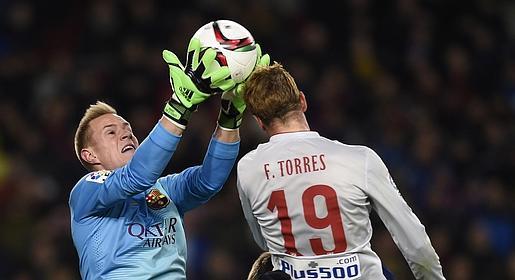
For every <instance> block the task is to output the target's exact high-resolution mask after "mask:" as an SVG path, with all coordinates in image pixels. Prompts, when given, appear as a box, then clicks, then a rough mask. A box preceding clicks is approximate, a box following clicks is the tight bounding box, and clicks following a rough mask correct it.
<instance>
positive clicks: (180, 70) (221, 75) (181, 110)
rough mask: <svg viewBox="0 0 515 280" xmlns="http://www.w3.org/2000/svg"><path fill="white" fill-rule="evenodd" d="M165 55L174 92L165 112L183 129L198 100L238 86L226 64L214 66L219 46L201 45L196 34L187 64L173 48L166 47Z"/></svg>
mask: <svg viewBox="0 0 515 280" xmlns="http://www.w3.org/2000/svg"><path fill="white" fill-rule="evenodd" d="M163 59H164V61H165V62H166V63H167V64H168V68H169V71H170V84H171V86H172V96H171V98H170V100H169V101H168V102H167V103H166V105H165V108H164V110H163V113H164V115H165V116H166V117H168V119H170V120H171V121H172V122H174V123H175V124H176V125H177V126H179V127H181V128H182V129H184V128H186V125H187V124H188V120H189V118H190V116H191V113H192V112H194V111H195V110H196V109H197V105H198V104H200V103H202V102H203V101H204V100H206V99H207V98H209V96H211V95H214V94H217V93H221V92H223V91H227V90H229V89H231V88H233V87H234V86H235V83H234V81H233V80H232V79H231V74H230V72H229V68H228V67H227V66H222V67H213V62H214V61H215V59H216V50H214V49H212V48H207V47H204V48H201V47H200V41H199V40H198V39H196V38H192V39H191V40H190V42H189V45H188V56H187V60H186V67H184V66H183V65H182V64H181V62H180V61H179V59H178V58H177V56H176V55H175V54H174V53H172V52H171V51H168V50H164V51H163ZM215 65H216V64H215Z"/></svg>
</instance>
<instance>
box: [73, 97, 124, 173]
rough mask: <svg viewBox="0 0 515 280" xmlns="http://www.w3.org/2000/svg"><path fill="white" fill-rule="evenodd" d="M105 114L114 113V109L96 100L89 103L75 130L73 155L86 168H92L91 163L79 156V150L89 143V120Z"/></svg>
mask: <svg viewBox="0 0 515 280" xmlns="http://www.w3.org/2000/svg"><path fill="white" fill-rule="evenodd" d="M105 114H116V110H115V109H114V108H113V107H111V106H110V105H109V104H107V103H105V102H102V101H97V103H95V104H92V105H90V106H89V108H88V109H87V110H86V112H85V113H84V115H83V116H82V119H81V120H80V122H79V126H78V127H77V131H75V138H74V145H75V155H76V156H77V158H78V159H79V160H80V163H82V165H83V166H84V167H85V168H86V169H87V170H92V168H91V165H90V164H89V163H87V162H86V161H85V160H84V159H82V157H81V156H80V151H81V150H82V149H84V148H85V147H87V146H88V145H89V144H90V143H89V141H90V136H91V135H90V133H89V127H90V126H89V124H90V122H91V121H92V120H94V119H96V118H98V117H100V116H103V115H105Z"/></svg>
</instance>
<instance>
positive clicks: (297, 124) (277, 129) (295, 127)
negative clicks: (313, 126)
mask: <svg viewBox="0 0 515 280" xmlns="http://www.w3.org/2000/svg"><path fill="white" fill-rule="evenodd" d="M265 131H266V133H267V134H268V136H269V137H271V136H273V135H276V134H281V133H291V132H301V131H310V128H309V124H308V122H307V120H306V116H305V115H304V114H303V113H300V114H295V115H294V116H291V117H288V118H286V119H285V121H281V120H276V121H272V122H271V123H270V125H269V126H267V127H266V128H265Z"/></svg>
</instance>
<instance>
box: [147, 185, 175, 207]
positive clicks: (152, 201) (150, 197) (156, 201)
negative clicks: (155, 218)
mask: <svg viewBox="0 0 515 280" xmlns="http://www.w3.org/2000/svg"><path fill="white" fill-rule="evenodd" d="M145 201H146V202H147V206H148V207H149V208H150V209H153V210H159V209H163V208H165V207H166V206H167V205H168V203H170V200H169V199H168V197H166V195H164V194H162V193H161V192H160V191H159V190H157V189H152V190H151V191H150V193H148V194H147V196H146V197H145Z"/></svg>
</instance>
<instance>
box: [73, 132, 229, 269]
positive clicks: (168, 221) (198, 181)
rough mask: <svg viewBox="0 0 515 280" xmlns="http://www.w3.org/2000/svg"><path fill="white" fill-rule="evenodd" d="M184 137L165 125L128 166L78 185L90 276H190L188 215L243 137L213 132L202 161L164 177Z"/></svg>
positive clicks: (83, 253)
mask: <svg viewBox="0 0 515 280" xmlns="http://www.w3.org/2000/svg"><path fill="white" fill-rule="evenodd" d="M179 139H180V138H179V137H177V136H173V135H172V134H170V133H168V132H167V131H166V130H164V128H163V127H161V125H159V124H158V125H157V126H156V127H155V128H154V130H153V131H152V132H151V133H150V134H149V137H147V139H146V140H145V141H143V143H142V144H141V145H140V146H139V148H138V149H137V150H136V153H135V154H134V157H133V158H132V160H131V161H130V162H129V163H128V164H127V165H126V166H124V167H122V168H119V169H116V170H113V171H97V172H92V173H89V174H87V175H86V176H85V177H83V178H82V179H81V180H80V181H79V182H78V183H77V184H76V185H75V187H74V188H73V190H72V191H71V194H70V201H69V204H70V209H71V229H72V237H73V241H74V244H75V247H76V249H77V252H78V255H79V261H80V264H79V266H80V273H81V276H82V278H83V279H185V278H186V236H185V234H184V224H183V215H184V213H185V212H186V211H188V210H190V209H193V208H195V207H196V206H198V205H200V204H202V203H205V202H206V201H207V200H209V198H211V197H212V196H213V195H214V194H215V193H217V192H218V191H219V190H220V188H221V187H222V185H223V184H224V183H225V181H226V180H227V177H228V175H229V173H230V171H231V169H232V167H233V165H234V162H235V160H236V156H237V154H238V149H239V142H237V143H222V142H219V141H217V140H215V139H214V138H213V139H212V140H211V142H210V145H209V148H208V151H207V153H206V155H205V157H204V161H203V163H202V165H200V166H194V167H190V168H188V169H186V170H184V171H183V172H181V173H178V174H173V175H169V176H165V177H161V178H159V176H160V175H161V173H162V172H163V170H164V168H165V167H166V165H167V163H168V161H169V160H170V158H171V156H172V154H173V152H174V150H175V147H176V146H177V143H178V142H179Z"/></svg>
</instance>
